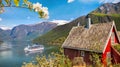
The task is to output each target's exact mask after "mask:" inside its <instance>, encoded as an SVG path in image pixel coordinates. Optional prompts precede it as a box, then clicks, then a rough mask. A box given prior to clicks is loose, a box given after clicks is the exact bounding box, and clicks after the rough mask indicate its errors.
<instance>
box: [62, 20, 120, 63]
mask: <svg viewBox="0 0 120 67" xmlns="http://www.w3.org/2000/svg"><path fill="white" fill-rule="evenodd" d="M115 44H120V40H119V37H118V35H117V29H116V26H115V23H114V22H108V23H98V24H91V20H90V18H89V20H88V24H87V27H84V26H79V25H78V26H76V27H73V28H72V30H71V31H70V33H69V35H68V37H67V39H66V40H65V42H64V43H63V45H62V47H63V48H64V54H65V55H66V56H68V57H69V58H70V59H71V60H73V59H74V58H75V57H83V60H84V62H85V63H86V64H91V60H90V55H91V54H92V53H97V54H99V55H101V62H102V63H103V64H104V65H107V62H108V61H110V62H112V63H120V54H117V52H116V50H115V49H114V48H113V47H112V45H115ZM108 58H111V59H112V60H109V59H108Z"/></svg>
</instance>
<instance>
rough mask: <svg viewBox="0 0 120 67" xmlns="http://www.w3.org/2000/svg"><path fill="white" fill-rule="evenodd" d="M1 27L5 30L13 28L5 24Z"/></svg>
mask: <svg viewBox="0 0 120 67" xmlns="http://www.w3.org/2000/svg"><path fill="white" fill-rule="evenodd" d="M0 28H1V29H3V30H10V29H12V28H10V27H7V26H4V25H1V26H0Z"/></svg>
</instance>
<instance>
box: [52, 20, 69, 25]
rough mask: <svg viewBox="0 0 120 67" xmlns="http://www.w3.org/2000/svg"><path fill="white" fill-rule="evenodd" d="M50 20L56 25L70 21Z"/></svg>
mask: <svg viewBox="0 0 120 67" xmlns="http://www.w3.org/2000/svg"><path fill="white" fill-rule="evenodd" d="M51 22H53V23H57V24H58V25H64V24H66V23H68V22H70V21H67V20H52V21H51Z"/></svg>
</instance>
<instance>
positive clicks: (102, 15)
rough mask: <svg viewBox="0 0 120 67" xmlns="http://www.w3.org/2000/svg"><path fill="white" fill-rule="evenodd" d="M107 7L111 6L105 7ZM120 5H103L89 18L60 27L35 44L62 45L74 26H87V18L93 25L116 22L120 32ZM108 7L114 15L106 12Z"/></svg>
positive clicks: (40, 38)
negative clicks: (78, 24)
mask: <svg viewBox="0 0 120 67" xmlns="http://www.w3.org/2000/svg"><path fill="white" fill-rule="evenodd" d="M105 5H111V6H105ZM118 5H120V3H117V4H108V3H107V4H103V5H102V6H100V7H99V8H98V9H96V10H95V11H93V12H91V13H89V14H88V15H87V16H82V17H79V18H77V19H75V20H73V21H71V22H70V23H68V24H65V25H62V26H58V27H56V28H54V29H53V30H51V31H49V32H48V33H46V34H44V35H42V36H40V37H38V38H36V39H34V40H33V42H34V43H42V44H53V45H61V44H62V43H63V42H64V40H65V39H66V37H67V35H68V34H69V31H70V30H71V28H72V27H73V26H76V25H77V23H78V22H80V24H81V25H86V22H87V17H90V18H91V21H92V23H93V24H94V23H104V22H110V21H113V20H114V21H115V23H116V26H117V30H119V31H120V10H119V8H120V6H118ZM112 6H114V7H112ZM101 7H103V8H104V10H102V9H101V10H100V8H101ZM108 7H109V8H110V9H109V13H112V14H109V13H108V12H106V10H107V8H108ZM116 7H117V8H116ZM112 9H115V10H114V11H113V10H112Z"/></svg>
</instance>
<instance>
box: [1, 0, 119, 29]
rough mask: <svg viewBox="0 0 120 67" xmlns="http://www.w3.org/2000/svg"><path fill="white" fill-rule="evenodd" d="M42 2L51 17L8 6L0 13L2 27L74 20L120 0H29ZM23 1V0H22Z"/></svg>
mask: <svg viewBox="0 0 120 67" xmlns="http://www.w3.org/2000/svg"><path fill="white" fill-rule="evenodd" d="M29 1H30V2H32V3H37V2H39V3H41V4H42V5H43V6H44V7H47V8H48V11H49V19H47V20H45V19H41V18H39V17H38V14H37V13H35V12H32V11H30V10H29V9H27V8H15V7H6V8H5V12H4V13H2V14H0V28H3V29H8V28H9V29H11V28H13V27H14V26H17V25H20V24H36V23H40V22H43V21H45V22H46V21H54V20H65V21H72V20H74V19H75V18H78V17H80V16H83V15H87V14H88V13H89V12H91V11H93V10H95V9H96V8H98V7H99V6H100V5H102V4H104V3H117V2H120V0H29ZM21 3H22V2H21Z"/></svg>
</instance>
